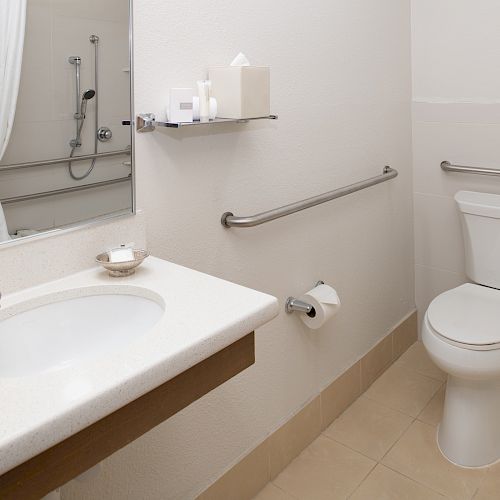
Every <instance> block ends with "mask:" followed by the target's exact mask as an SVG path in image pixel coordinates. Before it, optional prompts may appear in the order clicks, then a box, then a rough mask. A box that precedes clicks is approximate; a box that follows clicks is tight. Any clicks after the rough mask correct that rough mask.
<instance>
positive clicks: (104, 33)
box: [0, 0, 133, 242]
mask: <svg viewBox="0 0 500 500" xmlns="http://www.w3.org/2000/svg"><path fill="white" fill-rule="evenodd" d="M129 4H130V0H105V1H102V0H1V2H0V74H2V75H4V81H3V82H2V84H1V85H0V242H8V241H12V240H13V239H17V238H20V237H26V236H30V235H33V234H38V233H40V232H44V231H49V230H52V229H55V228H60V227H64V226H70V225H76V224H81V223H83V222H86V221H89V220H94V219H100V218H103V217H108V216H115V215H122V214H129V213H131V211H132V206H133V178H132V172H133V168H132V164H133V151H132V133H131V127H130V126H124V125H122V120H130V116H131V84H130V82H131V71H130V47H129V45H130V44H129V39H130V37H129V24H130V23H129V17H130V5H129Z"/></svg>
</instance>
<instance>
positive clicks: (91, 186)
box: [0, 176, 132, 205]
mask: <svg viewBox="0 0 500 500" xmlns="http://www.w3.org/2000/svg"><path fill="white" fill-rule="evenodd" d="M131 179H132V177H131V176H127V177H119V178H117V179H110V180H109V181H101V182H93V183H92V184H84V185H83V186H73V187H67V188H62V189H53V190H52V191H43V192H41V193H33V194H23V195H20V196H12V197H11V198H4V199H0V203H1V204H2V205H8V204H9V203H17V202H19V201H29V200H37V199H39V198H47V197H48V196H56V195H58V194H66V193H74V192H75V191H86V190H87V189H94V188H98V187H103V186H110V185H111V184H119V183H121V182H126V181H130V180H131Z"/></svg>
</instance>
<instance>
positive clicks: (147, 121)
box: [135, 113, 156, 132]
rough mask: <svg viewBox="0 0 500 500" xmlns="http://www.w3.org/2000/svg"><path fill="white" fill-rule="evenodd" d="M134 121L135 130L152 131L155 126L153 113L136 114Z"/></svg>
mask: <svg viewBox="0 0 500 500" xmlns="http://www.w3.org/2000/svg"><path fill="white" fill-rule="evenodd" d="M135 122H136V126H135V127H136V130H137V132H152V131H153V130H154V129H155V128H156V126H155V123H156V117H155V115H154V113H143V114H141V115H137V119H136V121H135Z"/></svg>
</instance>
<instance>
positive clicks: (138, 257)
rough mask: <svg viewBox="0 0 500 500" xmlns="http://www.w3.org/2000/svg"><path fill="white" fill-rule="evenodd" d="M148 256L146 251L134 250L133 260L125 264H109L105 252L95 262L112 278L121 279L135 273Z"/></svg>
mask: <svg viewBox="0 0 500 500" xmlns="http://www.w3.org/2000/svg"><path fill="white" fill-rule="evenodd" d="M148 255H149V252H148V251H146V250H134V260H128V261H126V262H109V255H108V253H107V252H105V253H101V254H99V255H98V256H97V257H96V259H95V261H96V262H97V263H98V264H101V266H102V267H104V268H105V269H107V270H108V271H109V275H110V276H112V277H113V278H123V277H125V276H130V275H132V274H134V273H135V268H136V267H137V266H140V265H141V264H142V262H143V261H144V259H145V258H146V257H147V256H148Z"/></svg>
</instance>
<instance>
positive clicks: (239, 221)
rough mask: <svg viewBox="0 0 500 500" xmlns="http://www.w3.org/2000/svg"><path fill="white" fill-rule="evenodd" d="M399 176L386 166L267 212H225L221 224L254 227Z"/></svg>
mask: <svg viewBox="0 0 500 500" xmlns="http://www.w3.org/2000/svg"><path fill="white" fill-rule="evenodd" d="M397 176H398V171H397V170H395V169H394V168H391V167H389V166H386V167H384V170H383V171H382V174H381V175H377V176H376V177H371V178H370V179H366V180H364V181H360V182H356V183H354V184H350V185H349V186H345V187H342V188H339V189H334V190H333V191H328V192H327V193H323V194H320V195H318V196H313V197H312V198H306V199H305V200H301V201H297V202H296V203H291V204H290V205H285V206H283V207H279V208H275V209H273V210H269V211H267V212H262V213H260V214H256V215H251V216H248V217H237V216H235V215H234V214H233V213H232V212H225V213H223V214H222V218H221V224H222V225H223V226H224V227H227V228H229V227H254V226H260V225H261V224H264V223H266V222H270V221H272V220H275V219H279V218H280V217H285V216H287V215H291V214H294V213H295V212H300V211H301V210H305V209H306V208H311V207H315V206H316V205H320V204H322V203H326V202H327V201H331V200H335V199H337V198H341V197H342V196H346V195H348V194H351V193H355V192H356V191H361V190H362V189H366V188H369V187H371V186H375V185H377V184H380V183H382V182H385V181H388V180H390V179H394V177H397Z"/></svg>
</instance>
